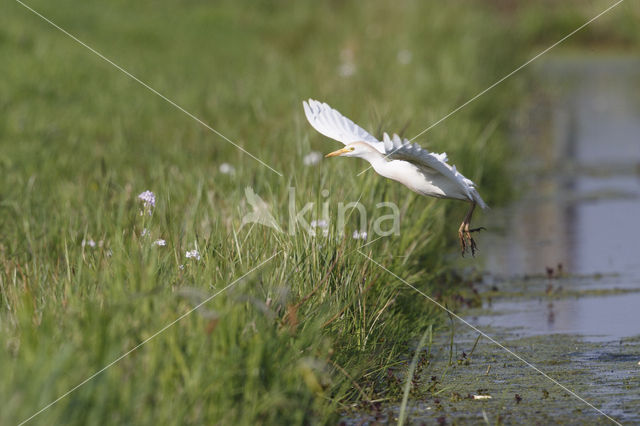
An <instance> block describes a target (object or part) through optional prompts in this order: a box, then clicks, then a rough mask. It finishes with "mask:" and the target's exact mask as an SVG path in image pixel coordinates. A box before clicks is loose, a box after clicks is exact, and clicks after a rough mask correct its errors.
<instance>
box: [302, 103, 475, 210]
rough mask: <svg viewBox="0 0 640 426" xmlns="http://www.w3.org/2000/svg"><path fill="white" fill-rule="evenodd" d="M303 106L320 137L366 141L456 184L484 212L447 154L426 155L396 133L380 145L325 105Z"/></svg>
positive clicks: (469, 182) (472, 187) (392, 158)
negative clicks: (320, 134) (449, 162)
mask: <svg viewBox="0 0 640 426" xmlns="http://www.w3.org/2000/svg"><path fill="white" fill-rule="evenodd" d="M302 105H303V106H304V113H305V115H306V116H307V120H309V123H310V124H311V125H312V126H313V127H314V128H315V129H316V130H317V131H318V132H320V133H322V134H323V135H325V136H327V137H329V138H331V139H335V140H337V141H339V142H342V143H343V144H345V145H348V144H350V143H353V142H366V143H368V144H369V145H371V146H372V147H373V148H375V149H376V150H378V151H379V152H380V153H382V154H383V155H384V156H386V157H387V158H389V159H391V160H404V161H408V162H410V163H414V164H416V165H418V166H420V167H421V168H423V170H425V171H427V172H430V173H439V174H441V175H443V176H444V177H445V178H446V179H448V180H449V181H451V182H453V183H454V184H455V185H457V186H458V187H459V188H460V190H461V191H462V192H463V193H464V194H466V195H467V197H468V198H469V199H470V200H473V201H475V202H477V203H478V204H479V205H480V207H482V208H483V209H484V208H486V207H487V205H486V204H485V202H484V201H483V200H482V198H481V197H480V194H478V191H476V189H475V184H474V183H473V182H472V181H471V180H469V179H467V178H466V177H464V176H463V175H462V174H461V173H460V172H458V171H457V170H456V166H450V165H449V164H448V163H447V154H446V153H442V154H436V153H434V152H429V151H427V150H426V149H424V148H422V147H420V146H419V145H418V144H415V143H414V144H412V143H411V142H410V141H409V140H408V139H401V138H400V136H398V135H395V134H394V135H393V138H390V137H389V135H388V134H386V133H385V134H384V138H383V141H382V142H381V141H379V140H378V139H376V138H375V137H373V136H372V135H371V134H370V133H368V132H367V131H366V130H364V129H363V128H362V127H360V126H358V125H357V124H355V123H354V122H353V121H351V120H349V119H348V118H347V117H345V116H344V115H342V114H340V113H339V112H338V111H337V110H335V109H333V108H331V107H330V106H329V105H327V104H326V103H324V102H318V101H315V100H313V99H309V100H308V101H303V102H302Z"/></svg>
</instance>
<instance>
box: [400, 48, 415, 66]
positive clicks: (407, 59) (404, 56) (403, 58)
mask: <svg viewBox="0 0 640 426" xmlns="http://www.w3.org/2000/svg"><path fill="white" fill-rule="evenodd" d="M412 59H413V55H412V54H411V52H410V51H409V50H407V49H402V50H401V51H399V52H398V62H400V63H401V64H402V65H408V64H410V63H411V60H412Z"/></svg>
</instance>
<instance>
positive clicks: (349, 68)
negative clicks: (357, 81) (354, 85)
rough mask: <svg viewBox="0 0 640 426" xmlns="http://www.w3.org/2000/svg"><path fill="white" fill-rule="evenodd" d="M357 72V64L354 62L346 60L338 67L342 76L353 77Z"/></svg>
mask: <svg viewBox="0 0 640 426" xmlns="http://www.w3.org/2000/svg"><path fill="white" fill-rule="evenodd" d="M355 73H356V65H355V64H354V63H353V62H344V63H342V64H340V66H339V67H338V74H340V77H344V78H347V77H351V76H352V75H354V74H355Z"/></svg>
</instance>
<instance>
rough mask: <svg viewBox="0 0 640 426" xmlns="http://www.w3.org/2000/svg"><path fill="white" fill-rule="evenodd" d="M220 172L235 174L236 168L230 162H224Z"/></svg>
mask: <svg viewBox="0 0 640 426" xmlns="http://www.w3.org/2000/svg"><path fill="white" fill-rule="evenodd" d="M220 173H223V174H225V175H235V174H236V168H235V167H233V166H232V165H231V164H229V163H222V164H220Z"/></svg>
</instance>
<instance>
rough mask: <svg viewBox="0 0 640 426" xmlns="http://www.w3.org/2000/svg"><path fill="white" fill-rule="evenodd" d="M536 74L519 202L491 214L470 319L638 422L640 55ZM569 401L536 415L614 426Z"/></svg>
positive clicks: (618, 415)
mask: <svg viewBox="0 0 640 426" xmlns="http://www.w3.org/2000/svg"><path fill="white" fill-rule="evenodd" d="M537 75H538V76H539V79H538V81H537V83H538V85H539V86H540V90H541V95H540V96H539V97H537V98H536V101H535V103H534V105H533V106H532V107H531V108H529V109H528V110H527V111H526V113H524V114H523V115H522V116H521V117H520V123H519V124H520V126H519V128H520V129H521V130H520V131H519V132H518V134H517V135H516V137H515V140H516V143H517V144H518V150H519V151H521V152H522V153H523V154H524V156H523V157H524V159H525V162H524V164H522V166H521V168H520V170H519V172H518V174H519V175H520V177H519V180H520V181H521V182H522V184H521V187H520V191H519V192H520V193H521V194H522V196H521V197H520V199H519V200H518V201H516V202H515V203H514V204H513V205H511V206H509V207H508V208H505V209H496V210H495V211H491V212H490V215H488V216H487V218H488V219H487V220H488V221H489V223H490V225H489V228H490V229H491V230H492V231H491V232H489V233H487V234H485V235H483V236H482V244H483V247H484V250H483V254H482V256H481V259H483V260H484V262H485V265H486V269H487V271H488V274H487V275H486V278H485V280H484V282H483V283H482V285H481V288H482V290H481V292H484V294H485V296H487V297H484V298H483V299H484V300H483V307H482V309H476V310H475V312H474V311H470V312H469V313H468V316H467V319H468V320H469V322H471V323H472V324H474V325H476V326H478V327H479V328H480V329H481V330H489V331H490V334H493V335H494V336H496V337H498V340H500V341H502V342H504V343H505V345H506V346H509V347H514V348H518V347H520V350H524V351H525V352H528V356H527V357H525V358H526V359H528V360H530V361H532V362H534V363H535V364H537V365H543V366H545V368H543V370H545V369H546V370H545V371H551V372H553V373H554V374H553V376H554V377H557V378H558V379H559V380H560V381H561V382H563V383H564V384H566V385H567V387H568V388H569V389H572V390H574V391H575V392H576V393H578V394H579V395H581V396H583V397H584V398H585V399H587V400H588V401H591V402H592V403H593V404H594V405H595V406H596V407H598V408H600V409H602V410H603V411H604V412H605V413H607V414H608V415H610V416H613V417H614V418H615V419H616V420H618V421H621V422H624V423H627V422H628V423H636V422H638V421H640V389H639V388H638V384H639V378H640V350H639V349H640V348H639V346H638V341H639V340H640V339H638V336H639V335H640V226H638V221H640V59H635V58H622V57H617V58H616V57H605V58H602V57H598V58H584V57H573V58H556V59H548V60H547V61H546V62H545V63H544V64H543V65H542V66H541V67H539V69H538V74H537ZM489 218H491V219H489ZM461 339H462V340H461V341H463V340H464V338H461ZM467 344H468V343H467ZM522 345H525V346H527V345H528V346H530V347H532V348H535V350H533V351H527V350H525V349H524V348H523V347H522ZM496 350H499V349H497V348H495V349H493V350H490V351H489V353H492V354H494V355H495V354H496ZM516 352H517V350H516ZM554 359H555V360H556V362H557V363H558V364H557V365H562V367H561V368H556V367H554V362H552V361H553V360H554ZM512 368H517V369H520V370H521V372H520V373H521V374H525V375H527V376H529V377H530V380H531V383H532V384H533V383H535V384H536V385H535V386H534V387H538V386H545V382H546V386H548V387H553V388H554V390H556V391H560V392H562V390H561V389H559V388H558V387H557V386H556V385H554V384H552V383H551V382H550V381H548V380H546V379H544V378H542V377H541V376H540V375H539V374H538V373H536V372H534V371H533V370H531V369H529V368H528V367H525V366H524V365H523V364H522V363H520V365H517V363H516V364H515V365H513V367H512ZM504 374H505V378H508V377H511V375H512V374H510V373H509V372H507V371H505V372H504ZM534 376H538V377H534ZM561 378H564V381H563V380H561ZM632 383H633V384H632ZM522 391H524V388H522ZM565 396H568V394H567V393H566V392H565ZM565 404H566V405H565V406H564V407H563V406H555V407H554V406H553V405H552V404H549V405H548V406H547V408H544V410H545V411H547V413H545V415H544V416H543V415H542V414H541V413H539V412H538V414H537V415H539V416H540V417H539V418H540V419H542V418H545V417H546V416H547V414H553V416H552V417H551V418H553V419H554V420H553V421H554V422H560V423H582V422H592V421H599V422H604V423H607V422H610V420H608V419H606V417H604V416H602V415H599V414H598V412H597V411H596V410H594V409H593V408H590V407H588V406H587V405H586V404H584V403H583V402H581V401H579V400H577V399H576V398H573V397H569V399H568V400H566V401H565ZM539 408H540V407H539ZM576 410H580V411H576ZM532 418H533V419H535V418H536V416H535V415H534V416H533V417H532ZM515 419H517V417H515V418H513V419H512V420H515Z"/></svg>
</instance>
